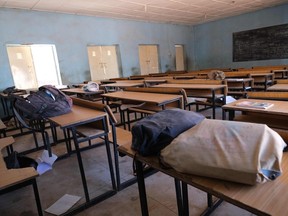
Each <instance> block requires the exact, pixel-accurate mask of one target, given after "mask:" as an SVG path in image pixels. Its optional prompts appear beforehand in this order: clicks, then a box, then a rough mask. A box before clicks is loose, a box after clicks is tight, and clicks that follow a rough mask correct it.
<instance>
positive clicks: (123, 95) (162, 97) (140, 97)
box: [102, 91, 183, 109]
mask: <svg viewBox="0 0 288 216" xmlns="http://www.w3.org/2000/svg"><path fill="white" fill-rule="evenodd" d="M102 97H103V98H106V99H107V100H108V103H109V99H120V100H131V101H139V102H148V103H152V104H155V105H157V106H161V107H162V108H163V109H165V105H166V104H169V103H172V102H175V101H178V103H179V108H181V109H183V98H182V95H172V94H158V93H146V92H133V91H117V92H112V93H106V94H102Z"/></svg>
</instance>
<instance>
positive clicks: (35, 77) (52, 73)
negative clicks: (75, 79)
mask: <svg viewBox="0 0 288 216" xmlns="http://www.w3.org/2000/svg"><path fill="white" fill-rule="evenodd" d="M7 53H8V58H9V63H10V68H11V72H12V76H13V80H14V85H15V87H16V88H18V89H36V88H38V87H40V86H42V85H48V84H49V85H62V80H61V76H60V71H59V65H58V57H57V53H56V48H55V46H54V45H49V44H47V45H46V44H43V45H42V44H41V45H40V44H39V45H18V44H17V45H13V44H12V45H11V44H10V45H7Z"/></svg>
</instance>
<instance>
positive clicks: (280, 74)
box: [272, 69, 288, 79]
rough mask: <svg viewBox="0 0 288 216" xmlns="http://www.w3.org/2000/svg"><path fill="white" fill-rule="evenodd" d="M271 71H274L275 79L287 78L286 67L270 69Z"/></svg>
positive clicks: (287, 71)
mask: <svg viewBox="0 0 288 216" xmlns="http://www.w3.org/2000/svg"><path fill="white" fill-rule="evenodd" d="M272 73H274V75H275V77H274V78H275V79H287V78H288V70H287V69H281V70H280V69H279V70H272Z"/></svg>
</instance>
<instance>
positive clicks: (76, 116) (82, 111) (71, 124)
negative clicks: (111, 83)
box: [48, 105, 116, 213]
mask: <svg viewBox="0 0 288 216" xmlns="http://www.w3.org/2000/svg"><path fill="white" fill-rule="evenodd" d="M48 119H49V121H50V122H51V123H52V124H54V125H58V126H60V128H61V129H67V130H70V131H71V132H72V135H73V140H74V145H75V149H76V154H77V159H78V165H79V169H80V174H81V178H82V184H83V189H84V194H85V198H86V203H84V204H83V205H81V206H80V207H78V208H80V209H85V208H86V207H87V206H89V205H91V204H95V203H98V202H100V201H102V200H103V199H105V198H108V197H110V196H112V195H114V194H115V193H116V192H115V191H116V183H115V178H114V171H113V165H112V159H111V150H110V145H109V142H108V133H109V127H108V124H109V123H108V116H107V113H106V112H104V111H103V112H102V111H98V110H95V109H90V108H86V107H82V106H77V105H73V107H72V111H71V112H69V113H67V114H64V115H60V116H55V117H51V118H48ZM91 122H99V123H101V124H102V126H103V132H102V133H98V134H97V137H104V140H105V145H106V150H107V157H108V164H109V169H110V176H111V182H112V190H110V191H107V192H104V193H103V194H101V195H99V196H97V197H95V198H93V199H90V197H89V193H88V187H87V181H86V177H85V171H84V167H83V163H82V157H81V153H80V149H79V140H78V138H77V133H76V127H77V126H80V125H83V124H87V123H91ZM93 138H96V136H95V137H93ZM69 212H70V211H69ZM69 212H68V213H69Z"/></svg>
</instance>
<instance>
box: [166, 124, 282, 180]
mask: <svg viewBox="0 0 288 216" xmlns="http://www.w3.org/2000/svg"><path fill="white" fill-rule="evenodd" d="M285 146H286V144H285V142H284V141H283V139H282V138H281V137H280V136H279V134H277V133H276V132H275V131H273V130H272V129H270V128H269V127H268V126H266V125H264V124H255V123H246V122H233V121H222V120H211V119H205V120H203V121H202V122H201V123H199V124H197V125H196V126H194V127H193V128H191V129H189V130H187V131H185V132H183V133H182V134H180V135H179V136H178V137H176V138H175V139H174V140H173V141H172V142H171V144H170V145H168V146H167V147H165V148H164V149H163V150H162V151H161V161H162V162H163V163H164V164H165V165H168V166H171V167H172V168H174V169H175V170H177V171H179V172H183V173H189V174H195V175H200V176H207V177H213V178H218V179H224V180H229V181H234V182H240V183H244V184H250V185H253V184H255V183H256V182H265V181H267V180H273V179H275V178H276V177H278V176H279V175H280V174H281V167H280V165H281V159H282V154H283V148H284V147H285Z"/></svg>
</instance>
